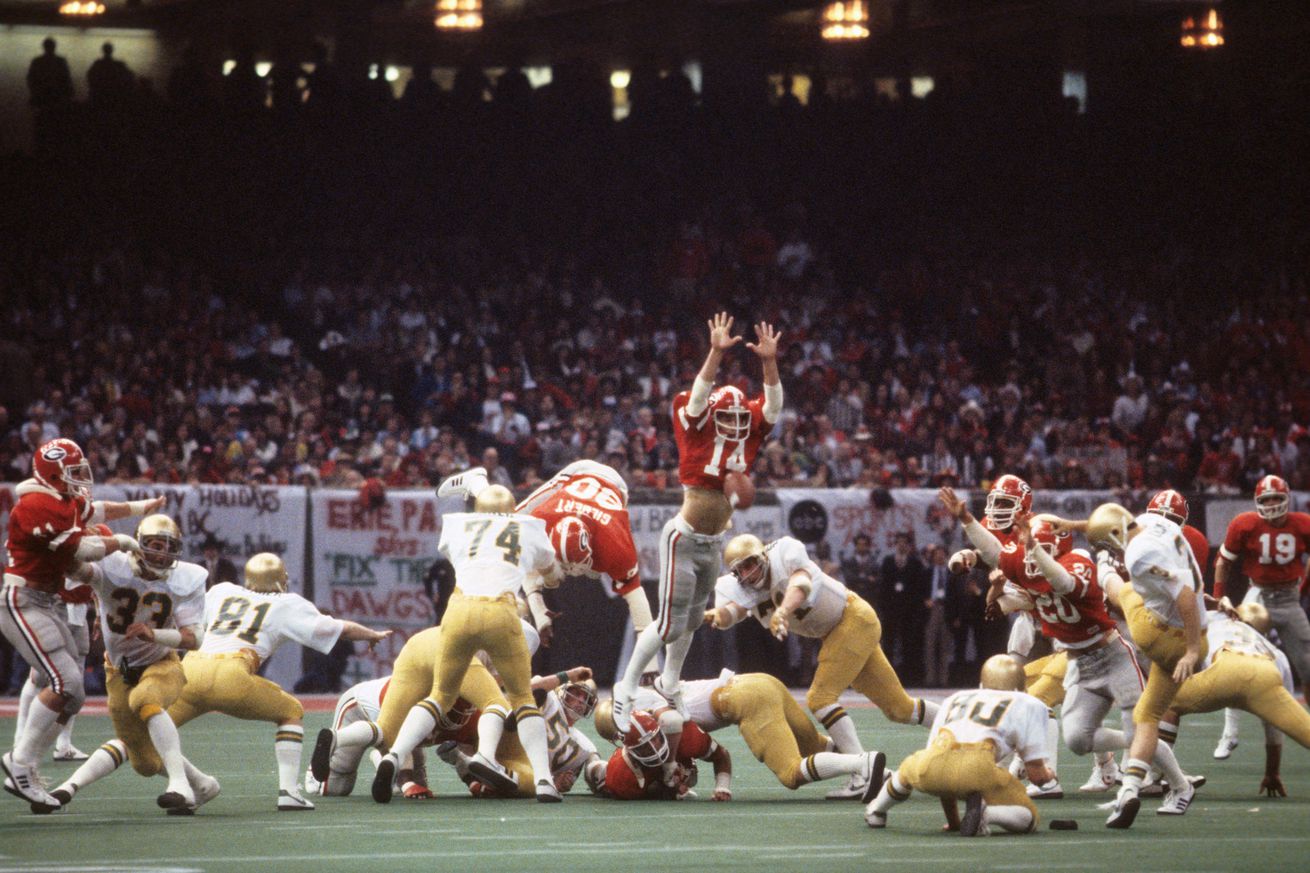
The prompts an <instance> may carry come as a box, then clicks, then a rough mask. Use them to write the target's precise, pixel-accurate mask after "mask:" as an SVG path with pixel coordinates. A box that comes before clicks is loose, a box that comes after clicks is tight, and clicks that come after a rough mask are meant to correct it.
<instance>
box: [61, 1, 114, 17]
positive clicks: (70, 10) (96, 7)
mask: <svg viewBox="0 0 1310 873" xmlns="http://www.w3.org/2000/svg"><path fill="white" fill-rule="evenodd" d="M104 11H105V4H103V3H97V2H95V0H86V2H82V3H79V2H78V0H68V2H67V3H65V4H63V5H62V6H60V7H59V14H60V15H102V14H104Z"/></svg>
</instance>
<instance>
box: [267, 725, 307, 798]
mask: <svg viewBox="0 0 1310 873" xmlns="http://www.w3.org/2000/svg"><path fill="white" fill-rule="evenodd" d="M304 744H305V728H304V727H303V726H302V725H298V724H292V723H290V722H288V723H287V724H280V725H278V726H277V736H276V738H275V739H274V740H273V754H274V755H275V756H276V757H277V787H278V790H279V791H292V792H294V791H295V790H296V777H297V776H299V775H300V751H301V748H302V747H303V746H304Z"/></svg>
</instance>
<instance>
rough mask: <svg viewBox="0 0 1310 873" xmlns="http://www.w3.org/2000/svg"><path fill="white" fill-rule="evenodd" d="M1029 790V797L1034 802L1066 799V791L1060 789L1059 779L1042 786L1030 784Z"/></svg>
mask: <svg viewBox="0 0 1310 873" xmlns="http://www.w3.org/2000/svg"><path fill="white" fill-rule="evenodd" d="M1027 790H1028V796H1029V797H1031V798H1032V799H1033V800H1059V799H1060V798H1062V797H1064V789H1063V788H1061V787H1060V780H1059V779H1052V780H1051V781H1050V782H1044V783H1042V784H1041V785H1034V784H1030V785H1029V786H1028V789H1027Z"/></svg>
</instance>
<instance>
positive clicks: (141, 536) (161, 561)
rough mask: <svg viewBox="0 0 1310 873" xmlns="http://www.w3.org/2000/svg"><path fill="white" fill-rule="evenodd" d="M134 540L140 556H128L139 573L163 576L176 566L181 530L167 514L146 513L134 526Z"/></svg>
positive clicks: (180, 546)
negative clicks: (138, 544) (137, 544)
mask: <svg viewBox="0 0 1310 873" xmlns="http://www.w3.org/2000/svg"><path fill="white" fill-rule="evenodd" d="M136 541H137V542H138V543H140V544H141V556H140V557H137V556H136V555H132V556H130V560H131V561H132V565H133V566H134V567H135V568H136V570H137V573H138V574H139V575H147V574H148V575H149V576H152V577H154V578H157V579H159V578H164V577H165V576H167V575H168V574H169V573H170V572H172V570H173V568H174V567H176V566H177V559H178V557H179V556H180V555H181V554H182V531H181V530H180V529H179V528H178V526H177V523H176V522H175V521H173V519H171V518H169V517H168V516H167V515H163V514H155V515H147V516H146V517H145V518H143V519H141V523H140V524H138V525H137V526H136Z"/></svg>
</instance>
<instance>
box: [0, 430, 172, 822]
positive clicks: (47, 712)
mask: <svg viewBox="0 0 1310 873" xmlns="http://www.w3.org/2000/svg"><path fill="white" fill-rule="evenodd" d="M92 484H93V483H92V479H91V465H90V464H88V463H87V461H86V458H85V457H84V456H83V454H82V449H81V448H80V447H79V446H78V445H77V443H75V442H73V441H72V440H69V439H55V440H51V441H50V442H48V443H45V444H44V445H42V446H41V447H40V448H38V449H37V450H36V452H35V454H34V455H33V457H32V478H31V479H27V480H26V481H24V482H21V483H19V485H18V487H17V489H16V493H17V495H18V502H17V503H16V504H15V505H14V508H13V510H12V511H11V512H10V514H9V538H8V541H7V542H6V543H5V550H6V551H7V552H8V554H9V565H8V566H7V567H5V580H4V607H3V608H0V633H3V634H4V636H5V639H7V640H8V641H9V643H10V645H12V646H13V647H14V648H15V649H16V650H17V651H18V654H20V655H22V657H23V660H25V661H27V663H28V664H30V665H31V666H32V667H34V668H36V669H38V670H40V671H41V673H42V674H44V679H45V685H46V687H44V688H42V689H41V692H40V694H39V695H38V696H37V699H36V701H35V702H34V703H33V704H32V706H31V709H30V711H29V712H28V716H27V721H26V722H25V723H24V725H23V735H22V737H20V738H19V740H18V742H16V743H15V744H14V748H13V750H12V751H9V752H6V753H5V755H4V757H3V758H0V765H3V767H4V771H5V774H6V779H5V782H4V788H5V790H6V791H8V792H9V793H10V794H13V795H15V796H17V797H20V798H22V799H23V800H26V801H28V802H29V803H33V804H38V805H42V806H48V807H50V808H52V809H55V808H58V806H59V802H58V801H57V800H55V799H54V798H52V797H51V796H50V794H49V793H48V792H47V791H46V790H45V789H44V788H43V787H42V786H41V782H40V779H39V775H38V774H37V772H36V765H37V762H38V761H40V760H41V759H42V758H43V757H44V756H45V753H46V752H47V751H49V749H50V747H51V746H52V745H53V744H54V741H55V738H56V736H57V735H58V733H59V728H60V725H61V724H63V723H65V722H67V721H68V719H70V718H72V717H73V716H74V715H76V714H77V711H78V710H79V709H81V708H82V702H83V701H84V700H85V699H86V691H85V690H84V688H83V687H82V673H83V669H82V668H83V665H82V664H80V663H78V662H77V657H76V653H77V645H76V642H75V641H74V637H73V632H72V630H70V629H69V626H68V612H67V610H66V609H65V608H64V604H63V601H62V600H61V599H60V592H61V591H63V590H64V578H65V577H66V576H69V575H71V574H72V572H73V570H74V569H75V565H76V564H77V563H78V562H81V561H98V560H100V559H101V558H103V557H105V555H108V554H112V553H113V552H116V551H131V552H135V553H137V554H140V552H141V547H140V545H138V544H137V542H136V540H135V539H133V538H132V537H130V536H128V535H127V534H114V535H112V536H101V535H99V534H95V533H91V532H89V531H88V528H89V527H90V526H92V525H95V524H100V523H102V522H105V521H113V520H115V519H119V518H126V517H127V516H129V515H147V514H149V513H152V512H155V511H156V510H157V509H158V508H159V507H161V506H162V505H163V503H164V498H163V497H157V498H154V499H153V500H133V501H131V502H129V503H113V502H109V501H104V500H97V501H93V500H92V499H91V485H92Z"/></svg>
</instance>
